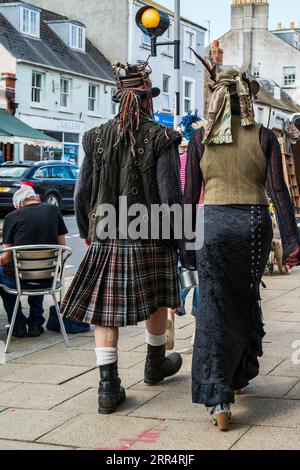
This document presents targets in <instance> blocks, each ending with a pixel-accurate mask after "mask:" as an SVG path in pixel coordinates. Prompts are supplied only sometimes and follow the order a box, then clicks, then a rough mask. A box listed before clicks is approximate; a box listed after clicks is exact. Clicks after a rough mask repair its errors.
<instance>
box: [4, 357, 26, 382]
mask: <svg viewBox="0 0 300 470" xmlns="http://www.w3.org/2000/svg"><path fill="white" fill-rule="evenodd" d="M28 367H30V366H29V365H25V366H24V365H20V364H12V363H10V362H8V363H6V364H2V365H0V380H1V382H3V381H5V382H9V381H10V377H12V376H13V375H14V374H16V373H18V372H20V371H22V370H25V369H26V368H28Z"/></svg>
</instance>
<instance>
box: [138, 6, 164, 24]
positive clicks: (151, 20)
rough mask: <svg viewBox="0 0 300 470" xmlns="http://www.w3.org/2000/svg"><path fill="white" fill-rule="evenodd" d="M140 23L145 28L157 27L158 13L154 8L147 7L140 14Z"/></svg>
mask: <svg viewBox="0 0 300 470" xmlns="http://www.w3.org/2000/svg"><path fill="white" fill-rule="evenodd" d="M141 21H142V25H143V26H144V28H146V29H151V28H157V26H158V25H159V23H160V14H159V11H157V10H156V9H155V8H148V9H147V10H146V11H144V13H143V14H142V18H141Z"/></svg>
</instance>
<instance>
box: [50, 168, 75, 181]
mask: <svg viewBox="0 0 300 470" xmlns="http://www.w3.org/2000/svg"><path fill="white" fill-rule="evenodd" d="M50 173H51V178H53V179H60V180H69V179H71V176H70V174H69V172H68V169H67V168H66V167H65V166H51V167H50Z"/></svg>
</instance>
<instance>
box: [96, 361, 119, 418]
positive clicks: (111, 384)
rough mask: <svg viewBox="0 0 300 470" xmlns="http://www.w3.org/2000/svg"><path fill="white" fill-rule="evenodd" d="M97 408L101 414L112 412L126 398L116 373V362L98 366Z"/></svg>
mask: <svg viewBox="0 0 300 470" xmlns="http://www.w3.org/2000/svg"><path fill="white" fill-rule="evenodd" d="M99 369H100V379H101V380H100V382H99V390H98V394H99V409H98V412H99V413H101V414H110V413H114V412H115V411H116V409H117V407H118V406H119V405H121V404H122V403H124V401H125V400H126V394H125V390H124V387H122V385H121V380H120V378H119V375H118V363H117V362H115V363H113V364H108V365H106V366H100V367H99Z"/></svg>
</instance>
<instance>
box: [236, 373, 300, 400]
mask: <svg viewBox="0 0 300 470" xmlns="http://www.w3.org/2000/svg"><path fill="white" fill-rule="evenodd" d="M298 380H299V379H297V378H292V377H280V380H278V378H277V377H273V376H271V375H267V376H258V377H256V378H255V379H253V380H251V382H250V385H249V386H248V387H246V388H244V389H243V396H250V397H275V398H282V397H283V396H284V395H286V394H287V393H288V392H289V391H290V390H291V389H292V388H293V387H294V386H295V385H296V383H297V382H298Z"/></svg>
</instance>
